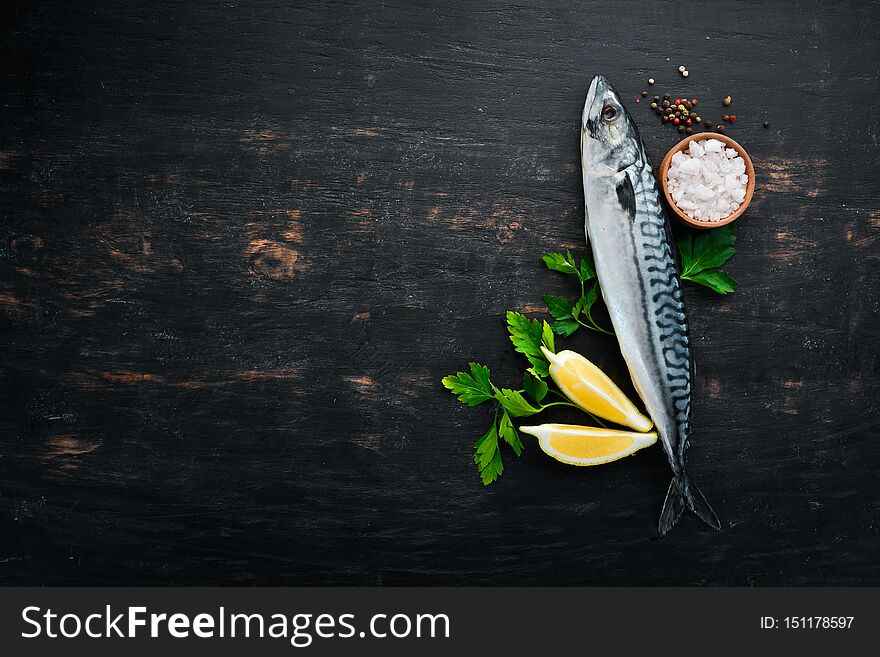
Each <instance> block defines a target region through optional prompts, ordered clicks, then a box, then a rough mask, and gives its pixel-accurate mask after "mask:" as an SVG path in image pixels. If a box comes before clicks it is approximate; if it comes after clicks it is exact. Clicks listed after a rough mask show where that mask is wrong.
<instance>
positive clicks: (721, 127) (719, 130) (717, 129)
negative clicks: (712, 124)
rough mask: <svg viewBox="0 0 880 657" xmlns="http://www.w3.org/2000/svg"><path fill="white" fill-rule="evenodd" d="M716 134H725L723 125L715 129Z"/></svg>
mask: <svg viewBox="0 0 880 657" xmlns="http://www.w3.org/2000/svg"><path fill="white" fill-rule="evenodd" d="M715 132H724V126H723V125H720V126H718V127H717V128H715Z"/></svg>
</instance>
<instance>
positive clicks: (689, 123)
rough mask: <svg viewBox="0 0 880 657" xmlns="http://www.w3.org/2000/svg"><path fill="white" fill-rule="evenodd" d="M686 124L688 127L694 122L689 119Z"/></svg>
mask: <svg viewBox="0 0 880 657" xmlns="http://www.w3.org/2000/svg"><path fill="white" fill-rule="evenodd" d="M685 123H686V124H688V125H691V123H693V122H692V121H691V120H690V119H688V120H687V121H685Z"/></svg>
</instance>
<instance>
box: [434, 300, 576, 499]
mask: <svg viewBox="0 0 880 657" xmlns="http://www.w3.org/2000/svg"><path fill="white" fill-rule="evenodd" d="M507 332H508V333H509V334H510V341H511V342H512V343H513V347H514V349H515V350H516V351H518V352H519V353H521V354H523V355H524V356H525V357H526V358H527V359H528V360H529V363H530V364H531V367H529V368H528V369H527V370H526V371H525V372H524V373H523V381H522V388H519V389H516V390H514V389H511V388H499V387H498V386H496V385H495V384H494V383H493V382H492V380H491V373H490V371H489V368H488V367H486V366H485V365H482V364H481V363H468V367H469V368H470V372H456V373H455V374H453V375H451V376H447V377H444V378H443V385H444V386H445V387H446V388H448V389H449V390H451V391H452V393H453V394H455V395H458V400H459V401H460V402H461V403H462V404H466V405H467V406H479V405H480V404H483V403H485V402H488V401H494V402H495V415H494V418H493V419H492V424H491V426H490V427H489V430H488V431H487V432H486V433H485V434H483V435H482V436H481V437H480V438H479V440H477V442H476V443H474V463H476V464H477V468H478V470H479V471H480V478H481V479H482V480H483V484H485V485H488V484H491V483H492V482H493V481H495V480H496V479H498V477H499V476H500V475H501V473H502V472H504V463H503V461H502V460H501V450H500V444H501V441H503V442H505V443H507V444H508V445H509V446H510V448H511V449H512V450H513V452H514V454H516V455H517V456H519V455H520V454H521V453H522V441H521V440H520V438H519V433H518V432H517V430H516V427H514V426H513V421H512V420H511V418H514V417H515V418H520V417H529V416H530V415H537V414H538V413H541V412H543V411H545V410H547V409H548V408H552V407H554V406H571V407H572V408H578V407H577V406H575V405H574V404H572V403H571V402H569V401H567V400H565V397H564V395H563V394H562V393H561V392H559V391H557V390H551V389H550V387H549V385H548V384H547V382H546V381H544V380H543V379H544V378H545V377H547V375H548V373H549V372H548V368H549V363H548V362H547V359H546V358H545V357H544V354H543V353H542V352H541V346H542V345H543V346H544V347H545V348H546V349H549V350H550V351H553V352H555V351H556V347H555V344H554V343H555V341H554V338H553V331H552V330H551V329H550V325H549V324H547V322H546V321H544V322H541V321H538V320H536V319H529V318H527V317H526V316H525V315H523V314H522V313H517V312H512V311H511V312H508V313H507ZM548 393H552V394H554V395H555V396H556V397H559V398H561V399H559V400H556V399H554V401H550V402H546V403H545V400H546V399H547V395H548Z"/></svg>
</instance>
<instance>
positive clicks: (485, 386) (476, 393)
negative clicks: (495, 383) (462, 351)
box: [443, 363, 494, 406]
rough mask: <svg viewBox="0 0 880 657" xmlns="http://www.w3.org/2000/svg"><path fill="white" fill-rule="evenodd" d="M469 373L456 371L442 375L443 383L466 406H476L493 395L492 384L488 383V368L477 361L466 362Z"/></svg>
mask: <svg viewBox="0 0 880 657" xmlns="http://www.w3.org/2000/svg"><path fill="white" fill-rule="evenodd" d="M468 364H469V365H470V368H471V373H470V374H467V373H466V372H456V373H455V374H453V375H451V376H446V377H443V385H444V386H445V387H446V388H448V389H449V390H451V391H452V394H454V395H458V401H460V402H461V403H462V404H467V405H468V406H477V405H478V404H482V403H483V402H484V401H488V400H489V399H492V397H493V396H494V393H493V390H492V384H491V383H489V368H488V367H486V366H485V365H481V364H479V363H468Z"/></svg>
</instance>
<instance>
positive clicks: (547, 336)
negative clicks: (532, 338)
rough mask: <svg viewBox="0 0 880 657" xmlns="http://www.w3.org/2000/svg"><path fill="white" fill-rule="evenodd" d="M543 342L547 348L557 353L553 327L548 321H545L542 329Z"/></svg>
mask: <svg viewBox="0 0 880 657" xmlns="http://www.w3.org/2000/svg"><path fill="white" fill-rule="evenodd" d="M541 342H542V343H543V344H544V346H545V347H546V348H547V349H549V350H550V351H552V352H553V353H554V354H555V353H556V344H555V341H554V339H553V329H551V328H550V325H549V324H548V323H547V322H546V321H545V322H543V328H542V329H541ZM541 355H542V356H543V355H544V354H543V353H542V354H541ZM548 371H549V370H548Z"/></svg>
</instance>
